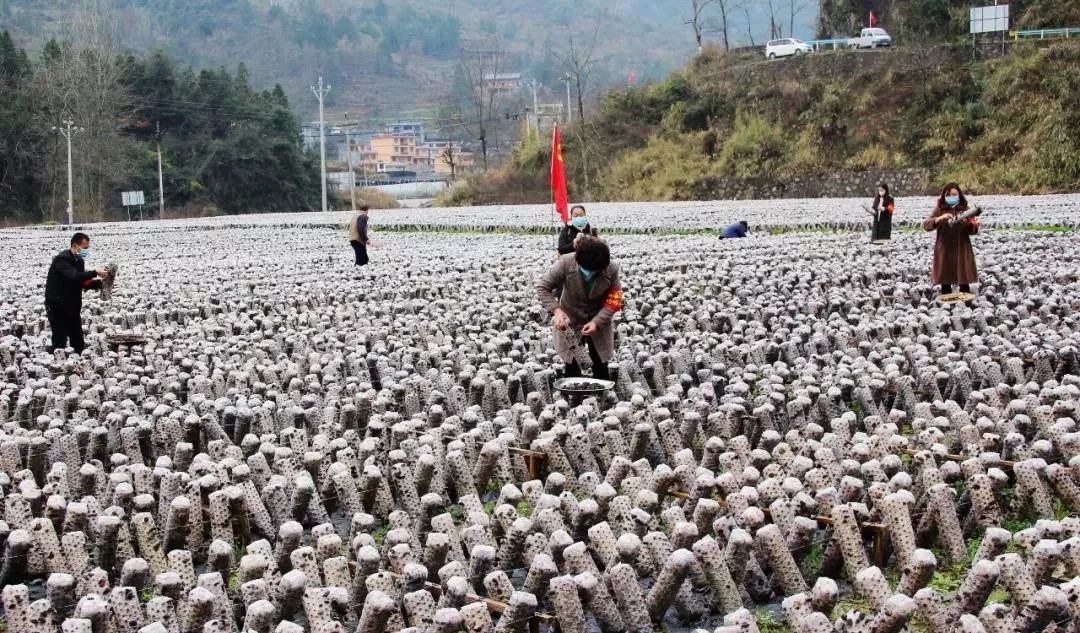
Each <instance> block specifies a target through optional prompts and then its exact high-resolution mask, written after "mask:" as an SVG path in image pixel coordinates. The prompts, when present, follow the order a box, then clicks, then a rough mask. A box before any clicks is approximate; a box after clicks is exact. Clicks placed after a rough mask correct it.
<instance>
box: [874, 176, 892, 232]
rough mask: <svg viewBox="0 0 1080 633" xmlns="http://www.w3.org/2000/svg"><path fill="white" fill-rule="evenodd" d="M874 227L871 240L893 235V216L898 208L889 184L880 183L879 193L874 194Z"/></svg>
mask: <svg viewBox="0 0 1080 633" xmlns="http://www.w3.org/2000/svg"><path fill="white" fill-rule="evenodd" d="M871 208H872V209H873V210H874V229H873V231H872V232H871V235H870V239H871V240H887V239H890V238H891V237H892V216H893V211H895V210H896V203H895V201H894V200H893V197H892V194H890V193H889V185H886V184H885V183H881V184H879V185H878V191H877V195H876V196H874V204H873V206H872V207H871Z"/></svg>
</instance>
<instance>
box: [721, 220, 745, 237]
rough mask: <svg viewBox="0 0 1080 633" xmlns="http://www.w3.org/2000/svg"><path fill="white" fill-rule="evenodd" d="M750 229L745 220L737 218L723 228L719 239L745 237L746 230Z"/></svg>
mask: <svg viewBox="0 0 1080 633" xmlns="http://www.w3.org/2000/svg"><path fill="white" fill-rule="evenodd" d="M749 229H750V224H749V223H748V222H747V221H746V220H739V221H738V222H736V223H735V224H732V225H731V226H729V227H727V228H726V229H724V232H723V234H722V235H720V239H728V238H733V237H746V232H747V231H748V230H749Z"/></svg>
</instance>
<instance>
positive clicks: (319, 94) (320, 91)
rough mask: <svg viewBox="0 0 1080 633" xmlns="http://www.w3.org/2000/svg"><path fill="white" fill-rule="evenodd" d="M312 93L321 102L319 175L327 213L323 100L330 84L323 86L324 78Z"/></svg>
mask: <svg viewBox="0 0 1080 633" xmlns="http://www.w3.org/2000/svg"><path fill="white" fill-rule="evenodd" d="M311 92H312V93H313V94H314V95H315V98H316V99H318V100H319V173H321V174H322V210H323V213H326V121H324V120H323V98H324V97H326V95H327V94H329V92H330V84H326V86H325V87H324V86H323V81H322V77H319V85H318V86H312V87H311Z"/></svg>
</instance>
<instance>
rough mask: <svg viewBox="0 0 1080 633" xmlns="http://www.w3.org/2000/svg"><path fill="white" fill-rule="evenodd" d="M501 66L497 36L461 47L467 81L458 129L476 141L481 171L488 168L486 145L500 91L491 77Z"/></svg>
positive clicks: (494, 76) (489, 136)
mask: <svg viewBox="0 0 1080 633" xmlns="http://www.w3.org/2000/svg"><path fill="white" fill-rule="evenodd" d="M501 66H502V52H501V49H500V47H499V43H498V40H493V41H491V42H490V43H489V44H488V45H487V46H482V47H481V48H479V49H478V50H472V51H462V56H461V66H460V67H461V71H462V74H463V75H464V79H465V81H466V83H467V84H468V89H467V94H466V95H465V98H464V99H463V100H462V101H463V103H462V104H461V106H462V107H461V111H462V120H463V122H462V129H464V130H465V131H466V133H468V134H469V136H471V137H472V138H474V139H476V141H477V142H478V143H480V155H481V157H482V160H483V166H484V171H487V169H488V148H489V145H490V142H491V139H492V136H493V133H494V129H495V124H496V116H495V113H496V110H498V108H499V103H500V100H501V94H502V91H501V90H499V89H498V86H497V84H496V81H495V80H496V78H497V77H498V74H499V71H500V70H501Z"/></svg>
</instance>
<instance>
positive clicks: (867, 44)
mask: <svg viewBox="0 0 1080 633" xmlns="http://www.w3.org/2000/svg"><path fill="white" fill-rule="evenodd" d="M848 46H850V47H851V48H853V49H854V48H880V47H883V46H892V38H891V37H889V34H888V33H886V32H885V29H879V28H876V27H875V28H870V29H863V30H862V32H860V33H859V37H853V38H851V39H850V40H848Z"/></svg>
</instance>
